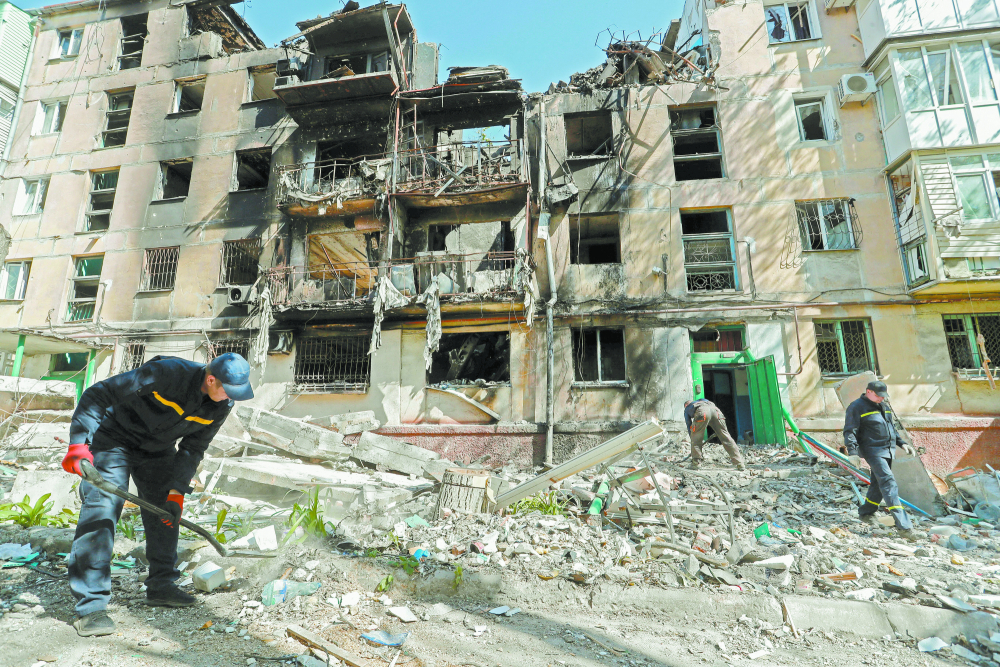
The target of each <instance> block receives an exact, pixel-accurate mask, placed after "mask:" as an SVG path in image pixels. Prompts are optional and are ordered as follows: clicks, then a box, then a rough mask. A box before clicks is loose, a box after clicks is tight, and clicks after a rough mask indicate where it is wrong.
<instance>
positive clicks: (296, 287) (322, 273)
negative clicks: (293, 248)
mask: <svg viewBox="0 0 1000 667" xmlns="http://www.w3.org/2000/svg"><path fill="white" fill-rule="evenodd" d="M377 277H378V265H377V264H376V265H375V266H372V265H371V264H369V263H367V262H344V263H342V264H336V265H333V264H325V265H317V266H279V267H276V268H273V269H268V270H267V271H265V273H264V281H265V284H266V285H267V286H268V287H269V288H270V290H271V303H273V304H275V305H282V306H290V305H301V304H309V303H317V304H318V303H337V302H348V301H354V300H356V299H364V298H365V297H367V296H368V293H369V292H371V291H372V289H373V288H374V287H375V283H376V279H377Z"/></svg>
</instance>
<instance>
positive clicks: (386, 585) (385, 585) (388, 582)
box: [375, 574, 396, 593]
mask: <svg viewBox="0 0 1000 667" xmlns="http://www.w3.org/2000/svg"><path fill="white" fill-rule="evenodd" d="M394 583H396V579H395V577H393V576H392V575H391V574H387V575H385V578H384V579H382V581H380V582H378V586H376V587H375V592H376V593H385V592H386V591H387V590H389V589H390V588H392V585H393V584H394Z"/></svg>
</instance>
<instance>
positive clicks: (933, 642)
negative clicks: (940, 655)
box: [917, 637, 949, 653]
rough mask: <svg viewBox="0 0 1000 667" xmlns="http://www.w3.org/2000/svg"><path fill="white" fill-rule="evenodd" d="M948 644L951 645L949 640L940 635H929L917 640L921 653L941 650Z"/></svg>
mask: <svg viewBox="0 0 1000 667" xmlns="http://www.w3.org/2000/svg"><path fill="white" fill-rule="evenodd" d="M946 646H949V644H948V642H946V641H945V640H943V639H941V638H940V637H928V638H927V639H921V640H920V641H918V642H917V648H918V649H920V652H921V653H933V652H934V651H940V650H941V649H943V648H945V647H946Z"/></svg>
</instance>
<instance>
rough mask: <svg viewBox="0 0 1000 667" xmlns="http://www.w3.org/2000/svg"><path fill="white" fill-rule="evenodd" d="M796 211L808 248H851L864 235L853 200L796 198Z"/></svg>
mask: <svg viewBox="0 0 1000 667" xmlns="http://www.w3.org/2000/svg"><path fill="white" fill-rule="evenodd" d="M795 214H796V217H797V218H798V221H799V231H800V232H801V234H802V247H803V249H805V250H850V249H852V248H856V247H857V244H858V241H859V240H860V239H859V238H857V237H858V236H860V234H859V233H857V232H860V228H859V227H858V226H857V220H856V215H855V211H854V206H853V205H852V200H850V199H821V200H818V201H801V202H795Z"/></svg>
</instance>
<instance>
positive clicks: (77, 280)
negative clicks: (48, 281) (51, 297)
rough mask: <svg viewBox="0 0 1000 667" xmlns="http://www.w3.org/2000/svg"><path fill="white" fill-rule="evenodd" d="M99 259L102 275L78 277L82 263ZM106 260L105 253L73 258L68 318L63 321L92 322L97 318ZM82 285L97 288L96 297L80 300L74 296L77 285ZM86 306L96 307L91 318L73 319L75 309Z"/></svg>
mask: <svg viewBox="0 0 1000 667" xmlns="http://www.w3.org/2000/svg"><path fill="white" fill-rule="evenodd" d="M97 258H100V259H101V272H100V273H98V274H97V275H96V276H79V275H77V273H78V271H79V267H80V263H81V262H84V261H87V260H91V259H97ZM104 259H105V255H104V253H100V254H96V255H75V256H74V257H73V273H72V274H71V275H70V279H69V290H70V291H69V296H68V298H67V299H66V317H65V319H64V320H63V321H64V322H90V321H92V320H93V319H94V317H95V316H96V314H97V297H98V295H99V293H100V289H101V274H103V273H104ZM80 284H87V285H91V284H92V285H94V286H95V290H94V297H93V298H90V297H83V298H80V297H77V296H74V295H75V294H76V287H77V285H80ZM86 304H93V305H94V307H93V309H92V310H91V311H90V315H89V317H77V318H72V317H71V316H72V314H73V310H74V308H75V307H77V306H79V305H84V306H85V305H86Z"/></svg>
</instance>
